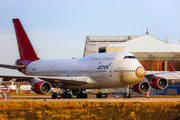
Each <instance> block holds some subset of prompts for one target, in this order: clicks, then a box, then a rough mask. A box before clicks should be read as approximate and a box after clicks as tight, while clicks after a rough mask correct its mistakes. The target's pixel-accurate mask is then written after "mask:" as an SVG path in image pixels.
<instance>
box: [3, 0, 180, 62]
mask: <svg viewBox="0 0 180 120" xmlns="http://www.w3.org/2000/svg"><path fill="white" fill-rule="evenodd" d="M179 5H180V1H178V0H172V1H170V0H146V1H145V0H51V1H50V0H46V1H45V0H29V1H27V0H26V1H25V0H0V42H1V44H0V55H1V59H0V63H6V64H14V62H15V60H16V59H18V58H19V54H18V50H17V43H16V37H15V32H14V26H13V23H12V18H19V19H20V21H21V23H22V25H23V27H24V29H25V31H26V32H27V34H28V37H29V38H30V40H31V42H32V44H33V46H34V48H35V50H36V53H37V54H38V56H39V57H40V58H43V59H51V58H71V57H82V56H83V50H84V44H85V39H86V36H125V35H138V34H141V33H145V29H146V28H149V32H150V34H152V35H155V36H157V37H159V38H161V39H162V40H164V39H165V37H166V34H167V39H168V42H169V43H174V44H178V43H179V37H180V30H179V26H180V7H179Z"/></svg>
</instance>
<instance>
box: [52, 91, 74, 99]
mask: <svg viewBox="0 0 180 120" xmlns="http://www.w3.org/2000/svg"><path fill="white" fill-rule="evenodd" d="M61 98H72V93H70V92H69V91H67V90H65V91H64V92H62V93H53V94H52V99H61Z"/></svg>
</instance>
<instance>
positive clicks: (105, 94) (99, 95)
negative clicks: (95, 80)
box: [96, 92, 107, 98]
mask: <svg viewBox="0 0 180 120" xmlns="http://www.w3.org/2000/svg"><path fill="white" fill-rule="evenodd" d="M96 97H97V98H107V93H101V92H99V93H97V94H96Z"/></svg>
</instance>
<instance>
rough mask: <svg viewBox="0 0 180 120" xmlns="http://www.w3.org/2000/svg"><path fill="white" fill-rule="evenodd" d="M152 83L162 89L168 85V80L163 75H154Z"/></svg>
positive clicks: (153, 86)
mask: <svg viewBox="0 0 180 120" xmlns="http://www.w3.org/2000/svg"><path fill="white" fill-rule="evenodd" d="M150 85H151V87H152V88H154V89H158V90H162V89H165V88H166V87H167V86H168V81H167V80H166V79H165V78H162V77H154V78H153V79H152V81H151V82H150Z"/></svg>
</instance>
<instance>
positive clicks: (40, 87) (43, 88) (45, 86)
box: [31, 81, 51, 94]
mask: <svg viewBox="0 0 180 120" xmlns="http://www.w3.org/2000/svg"><path fill="white" fill-rule="evenodd" d="M31 89H32V90H33V91H34V92H35V93H37V94H48V93H49V92H50V91H51V84H50V83H49V82H46V81H40V82H37V83H35V84H34V86H33V87H32V88H31Z"/></svg>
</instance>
